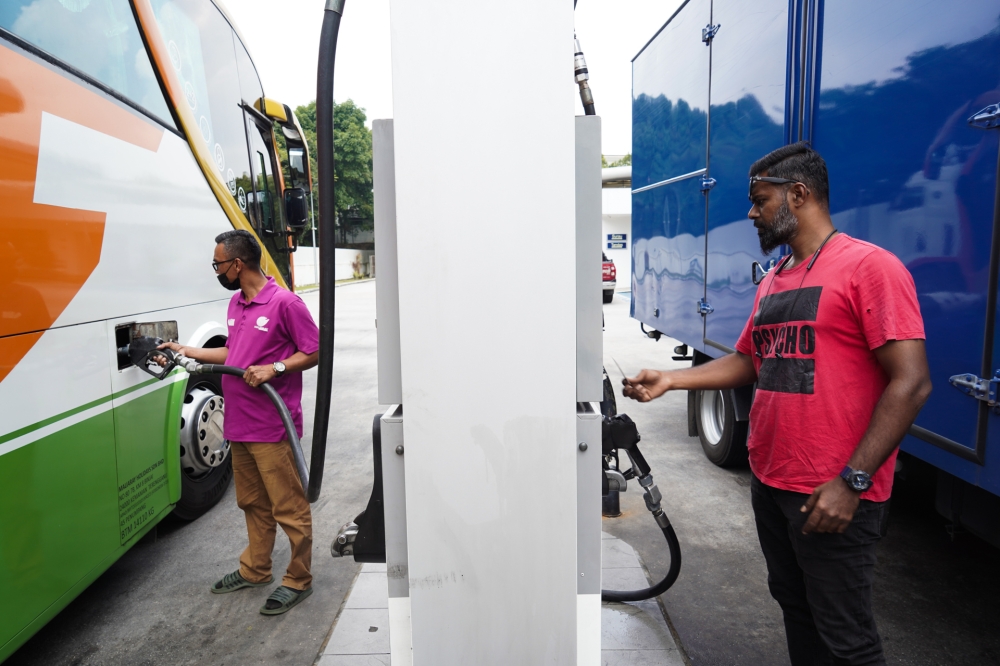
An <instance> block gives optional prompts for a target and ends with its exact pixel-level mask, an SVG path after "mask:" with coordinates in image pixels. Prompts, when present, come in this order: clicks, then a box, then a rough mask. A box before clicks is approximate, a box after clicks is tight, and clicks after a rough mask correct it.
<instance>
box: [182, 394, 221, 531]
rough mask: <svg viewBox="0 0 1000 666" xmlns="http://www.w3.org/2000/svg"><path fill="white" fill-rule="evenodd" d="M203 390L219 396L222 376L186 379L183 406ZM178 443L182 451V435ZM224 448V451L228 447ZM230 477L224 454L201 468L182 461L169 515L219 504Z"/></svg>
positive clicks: (191, 515) (196, 513) (192, 513)
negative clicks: (176, 494) (212, 464)
mask: <svg viewBox="0 0 1000 666" xmlns="http://www.w3.org/2000/svg"><path fill="white" fill-rule="evenodd" d="M205 391H210V392H212V393H214V394H215V395H217V396H220V397H221V396H222V378H221V377H218V376H215V375H200V376H192V377H190V378H188V384H187V392H186V394H185V397H184V400H185V405H188V404H190V402H191V400H192V399H194V398H197V397H198V396H205V395H206V394H205ZM186 425H187V424H186V423H184V421H183V417H182V424H181V428H184V427H185V426H186ZM181 442H182V444H181V446H182V451H183V446H184V444H183V442H184V437H183V434H182V438H181ZM226 448H227V450H228V446H227V447H226ZM182 460H183V453H182ZM232 478H233V462H232V458H231V456H229V455H226V457H225V459H224V460H223V462H222V463H221V464H219V465H217V466H215V467H210V468H209V469H207V470H202V471H198V470H195V469H193V468H191V467H189V466H185V464H184V463H183V461H182V464H181V498H180V500H178V501H177V505H176V506H175V507H174V511H173V514H172V515H173V516H175V517H176V518H179V519H181V520H185V521H191V520H195V519H197V518H199V517H200V516H202V515H203V514H204V513H205V512H207V511H208V510H209V509H211V508H212V507H213V506H215V505H216V504H218V503H219V500H221V499H222V496H223V495H225V494H226V490H228V488H229V483H230V481H232Z"/></svg>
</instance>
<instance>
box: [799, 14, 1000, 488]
mask: <svg viewBox="0 0 1000 666" xmlns="http://www.w3.org/2000/svg"><path fill="white" fill-rule="evenodd" d="M998 15H1000V3H997V2H996V1H995V0H989V1H986V0H970V1H968V2H963V3H961V4H960V5H956V4H954V3H946V2H934V3H912V2H908V1H907V0H883V1H882V2H878V3H871V2H868V1H867V0H837V2H827V3H825V9H824V14H823V17H822V24H823V25H822V61H821V64H820V67H819V72H820V95H819V103H818V106H817V108H816V116H815V134H814V140H815V146H816V148H817V150H819V151H820V152H821V153H822V154H823V156H824V157H825V158H826V161H827V165H828V168H829V174H830V212H831V214H832V216H833V221H834V225H835V226H836V227H837V228H838V229H840V230H841V231H843V232H846V233H848V234H850V235H851V236H854V237H856V238H861V239H864V240H867V241H871V242H872V243H875V244H877V245H880V246H881V247H884V248H886V249H888V250H890V251H892V252H893V253H894V254H895V255H896V256H897V257H899V259H900V260H901V261H902V262H903V263H904V264H905V265H906V267H907V268H908V269H909V270H910V273H911V274H912V275H913V279H914V282H915V283H916V288H917V293H918V296H919V299H920V307H921V311H922V313H923V317H924V325H925V329H926V334H927V351H928V359H929V361H930V366H931V375H932V381H933V383H934V392H933V393H932V395H931V397H930V400H929V402H928V403H927V405H926V406H925V407H924V409H923V411H922V412H921V413H920V416H919V417H918V418H917V427H916V428H915V429H914V430H913V431H911V432H912V433H913V434H915V435H916V437H909V438H907V440H906V442H905V443H904V449H906V450H908V451H909V452H911V453H913V454H915V455H917V456H918V457H920V458H923V459H925V460H928V461H929V462H932V463H933V464H934V465H936V466H938V467H940V468H942V469H944V470H946V471H948V472H950V473H952V474H954V475H956V476H958V477H960V478H963V479H964V480H966V481H969V482H971V483H976V484H977V485H983V486H984V487H989V488H991V489H992V492H994V493H997V492H1000V475H998V473H997V472H996V471H993V472H992V473H991V472H990V470H995V469H996V468H1000V464H998V463H1000V461H994V464H993V466H992V467H989V466H985V467H984V464H985V463H987V462H988V460H987V458H988V457H989V455H990V452H991V451H992V452H993V453H994V454H995V453H996V452H997V451H998V447H996V446H993V447H992V448H991V449H990V450H988V448H989V447H988V446H987V443H988V440H991V439H995V438H996V437H997V436H1000V428H998V427H997V425H998V424H997V422H996V419H997V418H998V417H997V416H995V415H993V414H992V413H991V410H990V409H989V406H988V405H987V404H986V402H984V401H982V400H978V399H976V398H975V397H972V396H969V395H966V394H965V393H963V392H962V391H960V390H958V389H956V388H955V387H953V386H951V385H949V378H951V377H952V376H955V375H958V374H960V373H969V374H971V375H973V376H976V377H986V378H987V379H988V378H990V377H992V376H993V371H994V370H995V369H996V368H997V367H998V366H997V365H995V363H996V362H997V361H1000V355H997V353H995V351H994V350H995V348H996V346H997V339H996V335H995V331H996V326H995V322H994V320H995V316H996V285H997V269H998V266H997V256H998V255H997V249H998V248H997V243H998V242H1000V238H998V237H997V234H996V231H995V230H996V211H995V210H994V202H995V197H996V172H997V145H998V141H997V138H998V134H1000V133H998V131H997V130H995V129H990V130H984V129H979V128H976V127H974V126H972V125H970V123H969V118H970V117H971V116H973V115H974V114H976V113H977V112H979V111H980V110H981V109H983V108H985V107H987V106H989V105H992V104H996V103H998V102H1000V89H998V81H1000V32H998V29H997V21H998ZM991 254H992V255H993V258H992V260H991ZM984 341H985V344H984ZM994 457H995V455H994ZM990 477H992V478H990Z"/></svg>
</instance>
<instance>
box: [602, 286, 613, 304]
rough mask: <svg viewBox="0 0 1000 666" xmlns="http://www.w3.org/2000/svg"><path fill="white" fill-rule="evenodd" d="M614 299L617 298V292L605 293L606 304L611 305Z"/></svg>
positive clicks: (609, 290)
mask: <svg viewBox="0 0 1000 666" xmlns="http://www.w3.org/2000/svg"><path fill="white" fill-rule="evenodd" d="M614 298H615V292H614V291H613V290H611V289H608V290H607V291H605V292H604V302H605V303H610V302H611V301H613V300H614Z"/></svg>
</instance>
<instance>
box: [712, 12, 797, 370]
mask: <svg viewBox="0 0 1000 666" xmlns="http://www.w3.org/2000/svg"><path fill="white" fill-rule="evenodd" d="M788 7H789V3H788V2H787V0H758V1H757V2H752V3H748V2H745V1H741V0H714V1H713V3H712V21H713V22H714V23H715V24H716V25H719V26H720V27H719V30H718V32H717V33H716V34H715V36H714V38H713V39H712V40H711V47H710V48H711V51H712V70H711V82H712V92H711V95H712V97H711V112H710V113H711V129H710V135H709V141H710V145H709V148H710V150H709V175H710V176H711V178H712V179H714V181H715V185H714V187H712V189H711V190H710V191H709V195H708V235H707V238H706V242H705V251H706V257H705V265H706V266H707V269H708V270H707V273H706V295H705V298H706V300H707V301H708V303H709V305H710V306H711V307H712V308H713V310H714V311H713V312H712V313H711V314H706V316H705V345H706V352H707V353H709V354H710V355H712V356H719V355H720V354H721V353H722V352H725V351H729V350H731V349H733V348H734V347H735V346H736V340H737V338H739V336H740V333H741V332H742V330H743V326H744V325H745V324H746V322H747V318H748V317H749V316H750V311H751V310H752V309H753V300H754V295H755V294H756V292H757V287H756V285H755V284H754V283H753V280H752V279H751V264H752V263H753V262H754V261H757V262H759V263H760V264H761V265H763V266H765V267H767V266H768V265H769V264H770V263H771V261H770V258H768V257H764V256H762V255H761V253H760V244H759V242H758V240H757V230H756V229H754V226H753V223H752V222H751V221H750V219H749V218H747V211H748V210H749V208H750V202H749V201H748V200H747V171H748V169H749V168H750V165H751V164H753V163H754V162H755V161H756V160H757V159H759V158H761V157H763V156H764V155H766V154H767V153H769V152H771V151H772V150H774V149H775V148H778V147H779V146H781V145H782V144H783V143H785V140H786V93H787V91H788V90H789V89H792V90H794V86H788V87H786V79H787V78H788V76H787V75H788V73H789V71H788V70H787V69H786V63H787V62H792V59H791V58H790V55H791V54H790V50H789V43H788V41H789V39H788V35H789V16H788ZM798 55H799V54H796V56H798ZM790 125H791V123H790V122H789V123H787V126H790ZM779 254H780V252H779V251H775V253H774V257H777V256H778V255H779ZM758 275H759V273H758Z"/></svg>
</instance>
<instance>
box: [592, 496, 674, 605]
mask: <svg viewBox="0 0 1000 666" xmlns="http://www.w3.org/2000/svg"><path fill="white" fill-rule="evenodd" d="M664 518H666V515H664ZM657 522H659V520H657ZM660 529H662V530H663V536H664V538H665V539H666V540H667V548H668V549H669V550H670V568H669V569H668V570H667V575H666V576H664V578H663V580H661V581H660V582H659V583H657V584H656V585H653V586H652V587H646V588H643V589H641V590H627V591H625V590H601V601H644V600H646V599H652V598H653V597H658V596H660V595H661V594H663V593H664V592H666V591H667V590H669V589H670V586H671V585H673V584H674V583H675V582H676V581H677V576H678V575H679V574H680V572H681V545H680V543H679V542H678V541H677V534H675V533H674V527H673V525H671V524H670V523H669V522H668V523H667V525H666V526H665V527H661V528H660Z"/></svg>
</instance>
